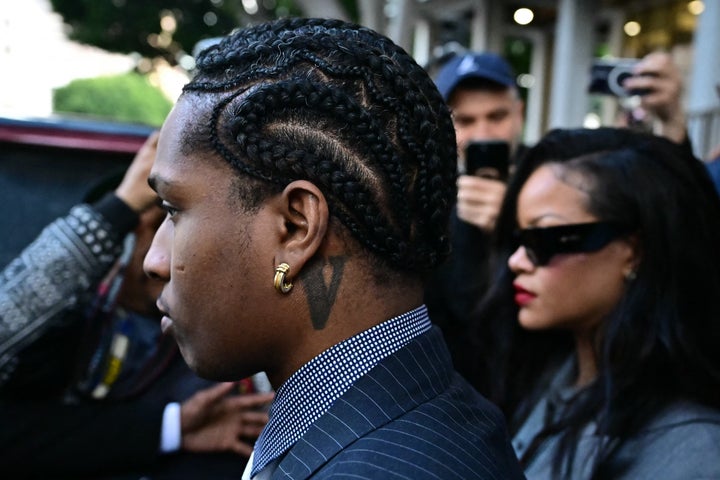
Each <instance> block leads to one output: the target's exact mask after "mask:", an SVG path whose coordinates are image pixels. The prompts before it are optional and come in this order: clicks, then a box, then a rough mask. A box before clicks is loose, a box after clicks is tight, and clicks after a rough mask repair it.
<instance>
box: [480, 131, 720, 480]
mask: <svg viewBox="0 0 720 480" xmlns="http://www.w3.org/2000/svg"><path fill="white" fill-rule="evenodd" d="M495 247H496V248H495V254H496V259H497V265H498V268H497V269H496V272H497V274H498V276H497V277H496V281H495V282H494V286H493V288H492V290H491V291H490V292H489V293H488V295H487V296H486V298H485V299H484V301H483V302H482V303H481V305H480V308H479V310H478V312H477V315H478V319H477V324H478V325H479V327H478V328H479V330H480V331H479V332H478V333H479V336H478V338H479V341H480V342H481V343H480V345H479V346H480V347H481V348H480V349H479V351H481V352H482V362H479V363H481V364H482V365H484V367H483V368H485V369H486V371H485V372H484V374H483V375H482V380H483V381H482V382H478V386H479V387H480V388H481V390H483V391H485V392H486V393H487V394H488V396H489V397H490V398H491V399H492V400H494V401H495V402H496V403H498V404H499V405H500V406H501V407H502V408H503V409H504V411H505V413H506V414H507V415H508V417H509V420H510V425H511V429H512V430H513V431H512V433H513V435H514V441H513V444H514V447H515V450H516V454H517V455H518V457H519V459H520V461H521V463H522V464H523V466H524V468H525V473H526V475H527V477H528V478H529V479H531V480H532V479H546V478H547V479H550V478H553V479H555V478H572V479H586V478H587V479H589V478H613V479H618V478H622V479H625V478H627V479H630V478H632V479H650V478H652V479H655V478H662V479H675V478H677V479H681V478H682V479H685V478H720V200H719V199H718V196H717V194H716V193H715V191H714V189H713V185H712V182H711V181H710V178H709V177H708V175H707V173H706V172H705V170H704V167H703V165H702V164H701V162H699V161H697V160H695V159H694V158H693V157H692V155H690V154H688V153H687V151H686V150H683V149H681V148H680V147H678V146H677V145H675V144H673V143H672V142H669V141H667V140H664V139H662V138H659V137H654V136H650V135H645V134H639V133H633V132H631V131H629V130H620V129H610V128H605V129H599V130H555V131H552V132H550V133H549V134H548V135H546V137H544V138H543V139H542V140H541V142H540V143H539V144H538V145H537V146H535V147H534V148H533V149H531V150H530V151H529V152H528V154H527V156H526V157H525V158H524V159H523V161H522V162H521V163H520V165H519V167H518V170H517V171H516V173H515V175H514V178H513V180H512V181H511V183H510V185H509V187H508V191H507V194H506V197H505V202H504V205H503V208H502V211H501V214H500V218H499V220H498V228H497V237H496V245H495Z"/></svg>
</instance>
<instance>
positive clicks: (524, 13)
mask: <svg viewBox="0 0 720 480" xmlns="http://www.w3.org/2000/svg"><path fill="white" fill-rule="evenodd" d="M533 18H535V14H534V13H533V11H532V10H530V9H529V8H518V9H517V10H515V13H514V14H513V20H515V23H517V24H518V25H527V24H528V23H530V22H532V21H533Z"/></svg>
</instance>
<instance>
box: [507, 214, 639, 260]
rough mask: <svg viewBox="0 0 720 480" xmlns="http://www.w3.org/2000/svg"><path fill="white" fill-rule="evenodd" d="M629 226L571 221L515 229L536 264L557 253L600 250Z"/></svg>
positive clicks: (613, 223) (519, 240) (518, 238)
mask: <svg viewBox="0 0 720 480" xmlns="http://www.w3.org/2000/svg"><path fill="white" fill-rule="evenodd" d="M627 231H628V229H627V228H625V227H623V226H621V225H620V224H618V223H615V222H591V223H574V224H570V225H558V226H557V227H545V228H539V227H536V228H524V229H522V230H519V231H518V232H517V233H516V237H517V240H518V242H519V243H520V245H522V246H523V247H525V253H526V255H527V257H528V259H529V260H530V261H531V262H532V263H533V265H535V266H541V265H547V263H548V262H549V261H550V259H551V258H552V257H553V256H554V255H558V254H560V253H588V252H595V251H597V250H600V249H601V248H603V247H604V246H605V245H607V244H608V243H610V242H611V241H613V240H615V239H616V238H617V237H619V236H621V235H623V234H625V233H627Z"/></svg>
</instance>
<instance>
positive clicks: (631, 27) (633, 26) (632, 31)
mask: <svg viewBox="0 0 720 480" xmlns="http://www.w3.org/2000/svg"><path fill="white" fill-rule="evenodd" d="M623 30H625V33H626V34H627V36H628V37H634V36H635V35H637V34H638V33H640V31H641V30H642V28H640V24H639V23H638V22H634V21H632V22H627V23H626V24H625V25H623Z"/></svg>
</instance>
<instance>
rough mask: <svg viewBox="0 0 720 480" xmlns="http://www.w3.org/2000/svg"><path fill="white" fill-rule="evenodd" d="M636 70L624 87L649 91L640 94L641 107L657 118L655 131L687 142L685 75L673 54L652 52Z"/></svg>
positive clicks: (676, 140) (675, 139)
mask: <svg viewBox="0 0 720 480" xmlns="http://www.w3.org/2000/svg"><path fill="white" fill-rule="evenodd" d="M633 73H634V76H632V77H629V78H627V79H626V80H625V81H624V82H623V87H624V88H625V89H626V90H628V91H630V90H649V92H648V93H646V94H645V95H642V96H641V97H640V106H641V108H643V109H644V110H645V111H647V112H648V113H650V114H652V115H653V116H654V118H655V119H656V120H657V123H656V126H655V128H654V132H655V133H656V134H658V135H662V136H664V137H666V138H668V139H670V140H672V141H674V142H676V143H682V142H683V141H685V138H686V119H685V111H684V109H683V107H682V103H681V96H682V90H683V83H682V76H681V74H680V70H679V69H678V67H677V65H675V63H674V62H673V61H672V57H671V56H670V55H669V54H668V53H664V52H654V53H650V54H648V55H646V56H645V57H644V58H643V59H642V60H641V61H640V62H638V64H637V65H635V68H634V69H633Z"/></svg>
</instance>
